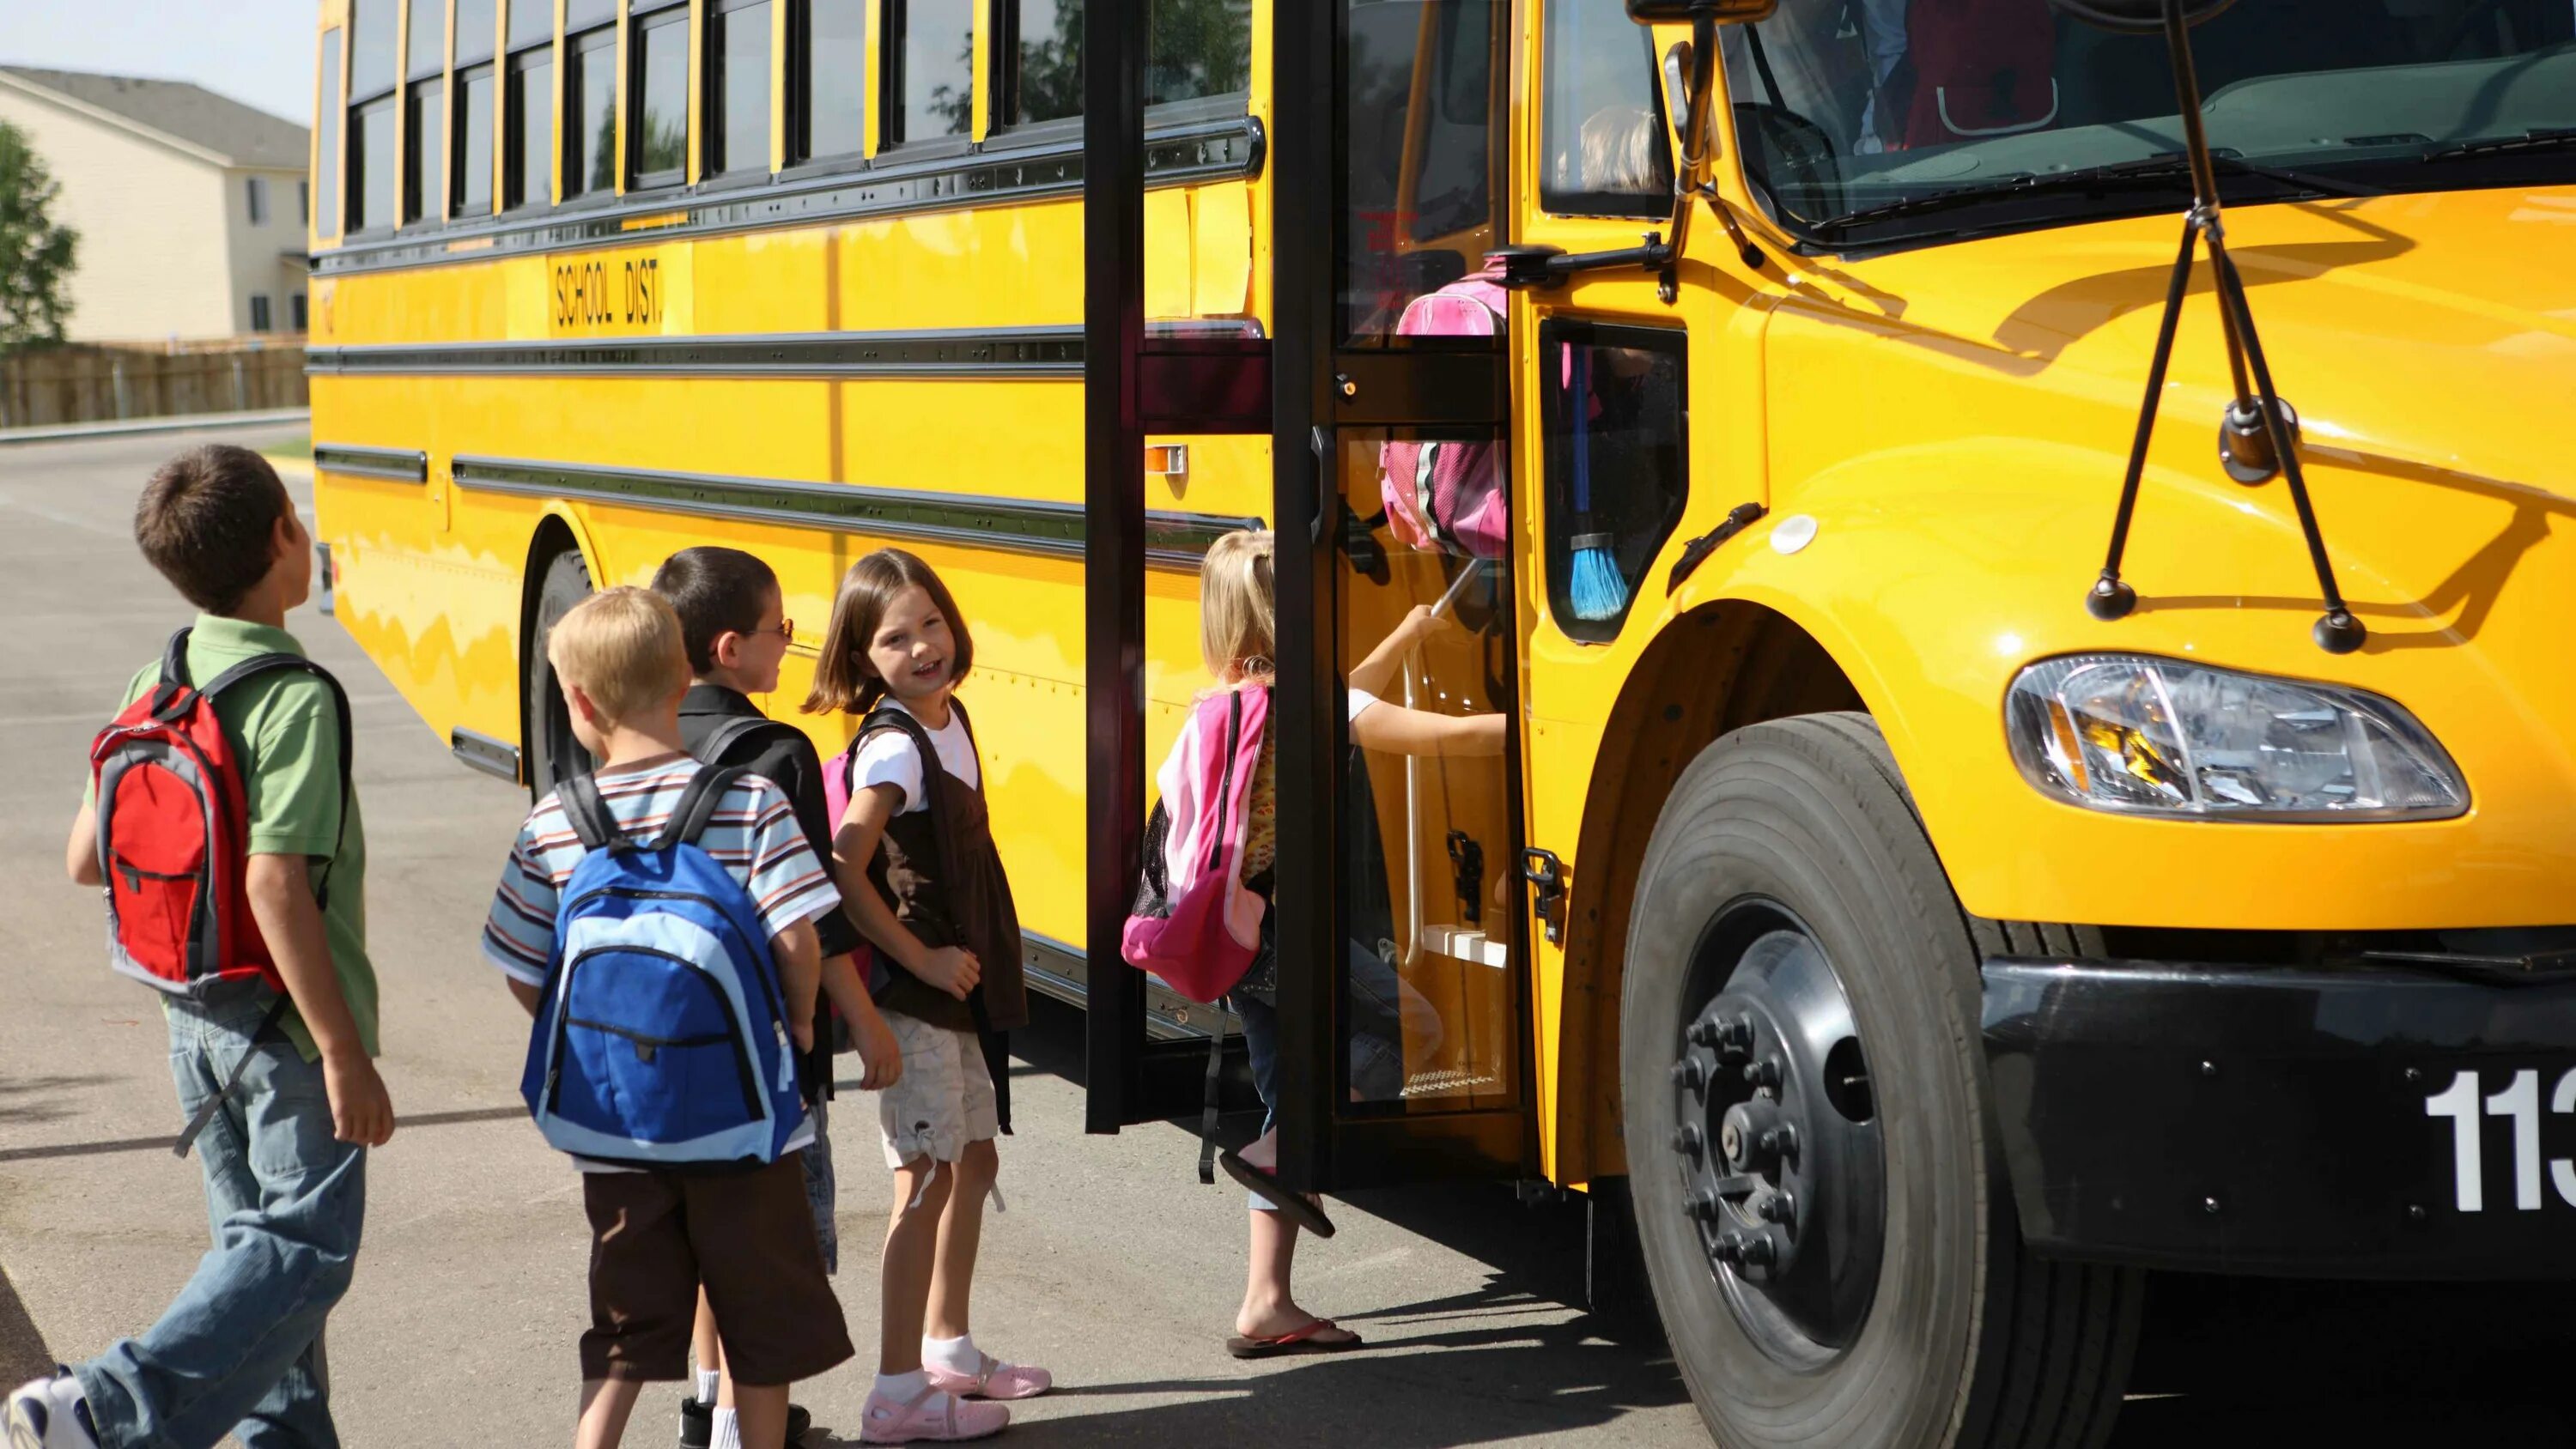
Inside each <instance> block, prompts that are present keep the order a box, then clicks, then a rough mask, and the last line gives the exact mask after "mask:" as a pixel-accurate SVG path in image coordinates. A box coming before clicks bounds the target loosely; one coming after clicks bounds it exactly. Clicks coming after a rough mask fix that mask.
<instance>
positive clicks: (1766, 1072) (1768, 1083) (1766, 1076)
mask: <svg viewBox="0 0 2576 1449" xmlns="http://www.w3.org/2000/svg"><path fill="white" fill-rule="evenodd" d="M1744 1080H1746V1081H1748V1082H1750V1083H1752V1084H1753V1085H1754V1086H1757V1087H1770V1088H1773V1089H1775V1090H1776V1089H1777V1088H1778V1087H1779V1085H1780V1059H1779V1058H1778V1057H1764V1058H1763V1059H1762V1060H1760V1061H1758V1062H1747V1063H1745V1066H1744Z"/></svg>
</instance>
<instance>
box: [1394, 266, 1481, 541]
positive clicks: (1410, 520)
mask: <svg viewBox="0 0 2576 1449" xmlns="http://www.w3.org/2000/svg"><path fill="white" fill-rule="evenodd" d="M1501 275H1502V274H1501V273H1500V272H1499V271H1494V270H1487V271H1482V272H1477V273H1475V274H1473V275H1471V276H1465V277H1461V278H1459V279H1458V280H1457V281H1454V282H1451V283H1450V284H1449V285H1448V286H1445V287H1443V288H1441V289H1440V290H1439V291H1437V292H1433V293H1431V294H1430V295H1428V296H1423V297H1416V298H1414V299H1413V300H1412V302H1410V303H1408V304H1407V305H1406V306H1405V309H1404V317H1403V319H1402V320H1401V321H1399V322H1397V323H1396V327H1395V334H1396V335H1397V336H1398V337H1492V336H1495V335H1497V334H1499V333H1500V332H1501V331H1502V329H1503V309H1504V307H1505V305H1506V296H1505V294H1504V292H1503V289H1502V286H1501V284H1500V281H1499V278H1500V277H1501ZM1378 468H1379V483H1378V487H1379V491H1380V493H1381V494H1382V495H1383V497H1384V498H1385V501H1386V521H1387V525H1388V527H1389V528H1391V529H1393V530H1394V532H1395V536H1396V539H1397V541H1398V542H1401V543H1403V544H1404V545H1405V546H1406V547H1408V548H1415V549H1424V550H1429V549H1446V550H1448V551H1449V552H1451V553H1456V554H1465V555H1467V556H1468V557H1471V558H1500V557H1502V556H1503V541H1504V538H1505V536H1506V535H1507V533H1508V532H1509V529H1510V518H1509V515H1508V514H1507V512H1506V511H1505V506H1504V498H1503V478H1502V455H1501V452H1500V450H1498V449H1497V448H1496V447H1495V446H1494V443H1493V441H1492V440H1491V439H1481V440H1476V441H1463V440H1434V441H1422V440H1418V439H1409V440H1404V441H1398V442H1390V443H1388V444H1387V445H1386V446H1385V447H1384V448H1382V449H1380V450H1379V452H1378Z"/></svg>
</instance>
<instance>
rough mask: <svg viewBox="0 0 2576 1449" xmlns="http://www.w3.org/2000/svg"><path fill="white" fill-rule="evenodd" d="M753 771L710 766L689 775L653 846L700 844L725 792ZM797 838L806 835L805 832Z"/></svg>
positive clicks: (741, 768) (657, 848) (661, 848)
mask: <svg viewBox="0 0 2576 1449" xmlns="http://www.w3.org/2000/svg"><path fill="white" fill-rule="evenodd" d="M750 773H751V772H750V771H748V770H746V769H744V768H743V767H742V766H740V765H726V766H723V767H718V766H714V765H709V766H707V767H706V768H704V769H701V770H699V771H698V772H697V773H696V774H695V775H692V776H690V777H689V783H688V784H687V785H686V786H684V787H682V788H681V790H680V803H678V804H676V805H674V806H672V807H671V818H670V819H669V820H668V821H666V822H665V823H664V824H663V826H662V833H661V834H660V835H659V836H657V837H655V839H654V841H653V848H654V849H655V850H668V849H670V848H671V847H672V846H675V845H695V844H697V843H698V837H699V836H701V835H704V834H705V833H706V830H707V822H708V821H710V820H713V819H714V818H715V813H716V807H717V806H718V805H721V804H723V803H724V797H725V792H726V791H727V790H730V789H732V788H733V785H734V782H735V781H736V780H739V779H741V778H742V777H743V776H745V775H748V774H750ZM798 837H799V838H800V839H801V838H803V832H802V831H799V832H798Z"/></svg>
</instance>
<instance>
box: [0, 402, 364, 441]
mask: <svg viewBox="0 0 2576 1449" xmlns="http://www.w3.org/2000/svg"><path fill="white" fill-rule="evenodd" d="M312 416H313V410H312V409H311V408H273V409H271V410H269V411H267V412H252V413H183V414H180V415H178V416H175V417H166V418H125V419H122V420H120V421H116V422H90V423H47V424H45V425H43V426H41V427H33V428H0V447H6V446H8V445H9V444H11V443H53V442H61V441H63V440H64V439H67V438H112V437H118V436H122V435H126V434H133V433H184V432H190V431H193V430H195V429H198V428H237V427H245V426H256V425H259V424H262V423H300V422H305V421H308V420H309V419H311V417H312Z"/></svg>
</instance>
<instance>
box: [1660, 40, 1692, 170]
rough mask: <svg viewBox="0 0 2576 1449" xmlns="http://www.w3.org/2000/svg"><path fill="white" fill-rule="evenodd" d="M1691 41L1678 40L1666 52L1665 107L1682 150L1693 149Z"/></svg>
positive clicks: (1675, 137)
mask: <svg viewBox="0 0 2576 1449" xmlns="http://www.w3.org/2000/svg"><path fill="white" fill-rule="evenodd" d="M1690 86H1691V43H1690V42H1689V41H1687V40H1676V41H1674V42H1673V44H1672V48H1671V49H1670V50H1667V51H1665V52H1664V107H1665V109H1666V110H1667V111H1668V112H1670V114H1671V116H1672V122H1673V139H1675V140H1677V141H1679V142H1681V143H1682V152H1683V154H1685V155H1687V154H1689V153H1690V151H1691V136H1690V118H1691V89H1690Z"/></svg>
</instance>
